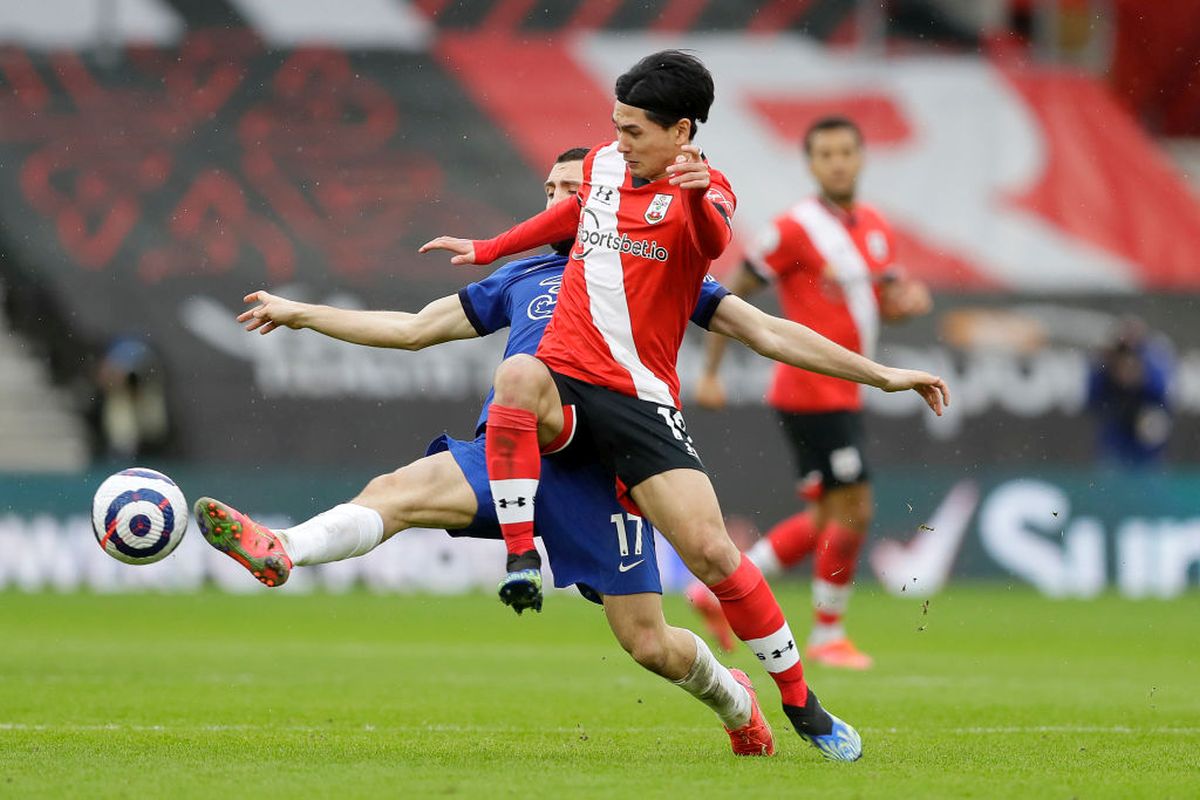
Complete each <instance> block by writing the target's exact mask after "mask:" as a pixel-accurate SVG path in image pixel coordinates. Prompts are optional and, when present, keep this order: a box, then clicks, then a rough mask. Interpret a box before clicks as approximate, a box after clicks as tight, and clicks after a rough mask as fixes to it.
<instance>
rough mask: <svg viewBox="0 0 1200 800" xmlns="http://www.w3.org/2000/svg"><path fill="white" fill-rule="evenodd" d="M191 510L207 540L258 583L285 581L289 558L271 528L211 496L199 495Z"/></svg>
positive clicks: (289, 562) (270, 583)
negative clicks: (248, 572) (193, 511)
mask: <svg viewBox="0 0 1200 800" xmlns="http://www.w3.org/2000/svg"><path fill="white" fill-rule="evenodd" d="M193 509H194V510H195V512H196V521H197V522H199V523H200V534H201V535H202V536H203V537H204V540H205V541H206V542H208V543H209V544H211V545H212V546H213V547H215V548H217V549H218V550H220V551H221V552H222V553H224V554H225V555H227V556H229V557H230V558H232V559H233V560H234V561H236V562H238V563H239V564H241V565H242V566H243V567H245V568H246V569H248V570H249V571H250V574H251V575H253V576H254V577H255V578H258V581H259V583H262V584H264V585H266V586H282V585H283V584H285V583H287V579H288V576H289V575H291V573H292V559H291V558H290V557H289V556H288V554H287V553H286V552H285V551H284V549H283V544H282V543H281V542H280V541H279V536H277V535H276V534H275V532H274V531H272V530H271V529H270V528H268V527H266V526H265V525H259V524H258V523H257V522H255V521H254V520H252V519H250V518H249V517H247V516H246V515H245V514H243V513H242V512H240V511H238V510H237V509H236V508H234V507H233V506H229V505H226V504H225V503H222V502H221V501H220V500H214V499H212V498H211V497H201V498H200V499H199V500H197V501H196V505H195V506H193Z"/></svg>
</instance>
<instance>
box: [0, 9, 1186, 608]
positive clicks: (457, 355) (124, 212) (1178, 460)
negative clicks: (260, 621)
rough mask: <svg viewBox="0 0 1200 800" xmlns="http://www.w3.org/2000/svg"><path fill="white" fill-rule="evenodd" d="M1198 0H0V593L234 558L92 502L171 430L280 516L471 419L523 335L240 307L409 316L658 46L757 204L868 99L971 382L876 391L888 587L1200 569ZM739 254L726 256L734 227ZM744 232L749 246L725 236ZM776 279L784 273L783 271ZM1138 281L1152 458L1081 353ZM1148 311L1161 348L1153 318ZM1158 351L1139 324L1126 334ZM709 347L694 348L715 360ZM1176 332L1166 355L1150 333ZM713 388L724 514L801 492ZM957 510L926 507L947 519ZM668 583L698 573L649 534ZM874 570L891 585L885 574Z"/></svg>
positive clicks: (453, 571) (416, 540)
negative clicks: (1111, 437) (244, 300)
mask: <svg viewBox="0 0 1200 800" xmlns="http://www.w3.org/2000/svg"><path fill="white" fill-rule="evenodd" d="M1195 11H1196V4H1195V2H1193V0H1161V1H1160V2H1158V3H1155V4H1154V6H1153V11H1150V10H1147V8H1146V6H1145V4H1143V3H1140V2H1136V0H1058V1H1057V2H1055V1H1053V0H1049V1H1047V2H1039V1H1038V0H980V1H979V2H972V1H971V0H891V2H886V3H880V2H855V1H854V0H612V1H611V2H602V1H599V0H597V1H596V2H591V1H587V2H584V1H583V0H561V1H558V2H553V3H539V2H533V1H532V0H410V1H409V2H405V0H355V2H352V3H349V2H348V3H340V4H326V3H320V2H316V0H303V2H282V1H280V2H276V1H275V0H220V1H219V2H209V0H204V1H203V2H201V0H194V1H193V0H42V1H41V2H38V3H5V4H2V5H0V44H2V49H0V185H2V186H3V191H2V192H0V288H2V293H3V319H2V321H0V587H5V586H12V587H18V588H21V589H27V590H38V589H42V588H46V587H53V588H57V589H67V588H71V587H75V586H87V587H92V588H97V589H114V588H115V589H119V588H125V587H138V586H158V587H174V588H188V587H194V586H198V585H200V584H202V583H205V582H207V581H216V582H217V583H219V584H221V585H225V586H228V587H229V588H231V589H237V588H243V589H250V588H253V587H247V586H246V582H245V581H243V580H242V579H241V577H242V576H240V575H238V574H237V572H236V571H235V570H233V569H232V568H230V569H226V568H227V567H229V566H230V565H224V564H222V563H221V562H220V557H219V556H217V555H216V554H215V553H214V554H209V553H207V552H204V548H202V543H200V542H199V540H198V538H197V537H192V539H194V541H190V542H185V547H184V548H183V549H182V550H181V551H179V552H178V554H177V555H175V556H173V557H172V558H170V559H168V560H167V561H166V562H165V563H163V564H159V565H154V566H151V567H145V568H142V569H138V570H131V569H129V568H125V567H123V566H121V565H119V564H116V563H115V562H110V561H109V560H107V559H105V558H104V557H103V556H102V554H101V553H100V552H99V549H98V548H96V547H95V545H94V543H93V542H92V541H91V536H90V535H89V533H88V522H87V508H88V499H89V497H90V493H91V490H92V488H93V487H94V486H95V485H96V484H97V483H98V482H99V480H100V478H101V477H102V476H103V475H104V474H106V473H107V472H109V471H111V470H112V469H114V468H118V467H123V466H126V465H129V464H132V463H141V464H148V465H152V466H156V467H159V468H161V469H164V470H166V471H167V472H169V473H170V474H172V475H174V476H175V477H176V479H177V480H178V481H179V483H180V484H181V485H182V486H183V488H184V489H185V491H186V492H187V493H188V494H189V496H192V497H194V496H196V495H197V494H199V493H210V494H217V495H218V496H228V497H229V498H230V499H231V501H234V502H239V504H241V505H242V506H243V507H244V508H246V509H247V510H248V511H250V512H252V513H256V514H258V515H261V516H262V517H263V518H265V519H268V520H274V521H285V520H289V519H290V520H296V519H301V518H304V517H306V516H308V515H310V514H311V513H313V512H315V511H317V510H320V509H322V508H324V507H327V506H328V505H330V504H332V503H334V502H337V501H339V500H341V499H343V498H345V497H346V496H348V495H349V494H351V493H352V492H353V491H354V490H355V489H356V488H357V487H358V486H359V485H361V483H362V482H363V481H365V480H366V479H367V478H369V477H370V476H372V475H373V474H376V473H378V472H380V471H385V470H388V469H391V468H394V467H395V466H398V465H400V464H402V463H406V462H407V461H409V460H410V459H412V458H413V457H415V456H417V455H419V454H420V453H421V452H423V448H424V445H425V443H426V442H427V441H428V440H429V439H430V438H431V437H432V436H433V435H435V434H436V433H438V432H440V431H442V430H443V429H449V430H450V431H452V432H457V433H458V434H460V435H465V433H466V432H467V431H468V428H469V426H470V424H471V421H472V420H473V419H474V414H475V409H476V407H477V405H478V403H479V400H480V397H481V396H482V394H483V392H484V390H485V387H486V386H487V385H488V383H489V382H490V376H491V372H492V369H493V367H494V365H495V364H496V362H497V358H498V354H499V352H500V342H482V343H481V342H473V343H465V344H458V345H451V346H448V347H445V348H442V349H439V350H436V351H432V352H428V353H422V354H417V355H412V354H400V353H390V352H383V351H368V350H364V349H356V348H354V347H352V346H349V345H342V344H340V343H334V342H330V341H325V340H322V339H321V337H319V336H316V335H315V334H312V335H310V334H309V333H307V332H306V333H304V334H293V333H283V334H276V335H274V336H271V337H267V338H265V339H261V338H259V337H257V336H251V335H249V334H245V333H243V332H241V330H240V328H239V326H238V325H237V324H236V323H235V322H234V320H233V317H234V315H235V313H236V312H237V311H238V310H239V308H240V306H241V297H242V295H243V294H244V293H246V292H248V291H250V290H253V289H255V288H266V287H272V288H276V289H279V290H280V291H281V292H284V293H285V294H287V293H290V294H291V295H292V296H295V297H298V298H302V299H310V300H322V301H327V302H331V303H337V304H347V305H348V304H356V305H361V306H365V307H372V308H400V309H410V310H411V309H416V308H418V307H419V306H420V305H422V304H423V303H424V302H426V301H428V300H430V299H432V298H435V297H438V296H441V295H443V294H446V293H449V292H451V291H454V290H455V289H457V288H458V287H459V286H460V285H462V284H464V283H465V282H468V281H469V280H471V279H473V278H474V276H476V275H478V274H479V273H478V272H476V271H472V270H465V269H453V268H450V267H449V266H448V265H447V264H446V263H445V259H442V258H439V257H424V258H422V257H418V256H417V255H416V253H415V250H416V247H417V245H418V244H420V243H421V242H423V241H424V240H426V239H427V238H429V237H431V236H432V235H436V234H439V233H454V234H461V235H476V236H482V235H486V234H490V233H491V232H494V231H497V230H500V229H502V228H504V227H506V226H507V225H509V224H510V223H512V222H513V221H516V220H518V219H521V218H524V217H525V216H527V215H529V214H530V213H532V212H534V211H536V210H537V209H538V208H539V206H540V204H541V202H542V200H541V197H540V194H539V191H538V187H539V185H540V182H541V180H542V176H543V175H544V173H545V169H546V166H547V164H548V163H549V162H550V160H551V159H552V157H553V156H554V155H555V154H556V153H557V152H559V151H561V150H563V149H565V148H567V147H571V146H577V145H584V146H590V145H591V144H593V143H595V142H598V141H600V140H602V139H603V138H604V137H605V136H606V135H607V134H608V123H607V119H606V108H607V104H608V102H609V99H608V98H609V92H610V86H611V83H612V79H613V78H614V76H615V75H616V74H618V73H619V72H620V71H621V70H622V69H623V68H624V67H626V66H627V65H628V64H630V63H632V62H633V61H634V60H635V59H636V58H637V57H638V56H639V55H641V54H643V53H645V52H647V51H649V50H651V49H653V48H657V47H659V46H662V45H680V46H686V47H691V48H695V49H696V50H697V51H698V52H699V53H700V54H701V55H702V56H703V58H704V59H705V60H706V62H707V63H708V64H709V66H710V67H711V68H712V70H713V72H714V73H715V75H716V77H717V82H718V99H717V106H716V108H715V110H714V113H713V116H712V123H711V124H710V125H707V126H705V128H704V130H703V131H702V142H703V144H704V146H705V147H706V149H707V151H708V152H709V154H710V155H711V157H712V158H713V159H714V162H715V163H717V164H718V165H719V166H720V167H721V168H722V169H723V170H724V171H725V172H726V173H727V174H728V175H729V176H730V177H731V179H732V181H733V183H734V186H735V187H736V189H737V191H738V194H739V197H740V200H741V204H740V208H739V214H738V221H737V224H738V231H739V233H740V234H741V235H742V236H747V235H749V234H750V233H752V232H753V231H754V230H755V229H756V228H757V227H758V226H759V225H761V224H762V223H763V222H765V221H766V220H768V219H769V218H770V217H771V215H773V214H774V213H776V212H777V211H778V210H779V209H781V208H783V207H785V206H786V205H787V204H789V203H790V202H791V201H793V200H794V199H796V198H797V197H799V196H800V195H802V194H804V193H806V192H808V191H810V189H811V186H810V184H809V179H808V177H807V173H806V171H805V168H804V164H803V161H802V158H801V154H800V152H799V150H798V147H797V138H798V135H799V133H800V132H801V131H802V130H803V128H804V126H805V125H806V123H807V122H809V121H810V120H812V119H814V118H815V117H817V116H819V115H821V114H824V113H828V112H833V111H837V112H842V113H847V114H849V115H850V116H852V117H854V118H855V119H857V120H858V121H859V122H860V123H861V125H862V126H863V128H864V129H865V131H866V138H867V141H868V147H869V151H868V152H869V161H868V167H867V169H866V173H865V179H864V183H863V186H862V192H861V194H862V196H863V198H864V199H866V200H868V201H869V202H873V203H875V204H877V205H878V206H879V207H881V208H882V210H883V211H884V212H885V214H886V215H888V217H889V218H890V219H891V220H892V222H893V224H894V225H895V227H896V229H897V233H898V237H899V242H900V260H901V262H902V263H903V264H904V265H905V267H906V268H907V269H908V270H909V271H911V272H912V273H913V274H915V275H916V276H918V277H920V278H922V279H924V280H926V281H927V282H928V283H929V284H930V285H931V286H932V287H933V288H934V290H935V293H936V311H935V313H934V314H933V315H932V316H931V317H929V318H927V319H925V320H923V321H921V322H919V323H915V324H910V325H907V326H904V327H901V328H899V329H889V330H888V331H886V332H885V335H884V347H883V350H882V352H881V356H882V359H883V360H885V361H888V362H891V363H896V364H898V365H911V366H921V367H925V368H929V369H933V370H937V371H940V372H941V373H942V374H943V375H944V376H946V377H947V378H948V379H949V380H950V383H951V386H952V387H953V390H954V393H955V394H954V404H953V405H952V406H951V408H950V413H949V415H948V416H947V417H946V418H944V419H935V418H934V417H932V416H931V415H930V414H928V413H927V412H926V411H924V410H923V409H922V408H920V407H918V405H919V404H918V402H917V400H916V398H915V396H914V397H903V396H896V397H889V396H883V395H881V394H879V393H869V408H870V416H869V421H870V445H871V454H870V455H871V458H872V461H873V463H874V465H875V470H876V475H877V490H878V495H879V512H878V515H877V520H878V521H877V523H876V526H875V533H874V540H873V544H872V548H871V550H870V552H869V553H868V554H867V558H868V561H869V562H870V564H871V566H872V567H873V572H874V573H875V575H876V577H879V576H883V583H884V586H885V588H887V589H889V590H890V591H893V592H900V591H901V589H904V590H905V591H908V592H914V593H916V594H927V593H933V592H936V591H937V590H938V589H939V588H940V587H941V586H943V585H944V584H945V582H946V581H947V580H948V579H950V578H952V577H971V578H1001V579H1005V580H1009V581H1012V582H1014V583H1017V584H1030V585H1032V586H1034V587H1035V588H1036V589H1037V590H1038V591H1040V592H1043V593H1045V594H1048V595H1053V596H1091V595H1094V594H1096V593H1098V592H1101V591H1104V590H1106V589H1110V588H1116V589H1119V590H1120V591H1121V592H1122V593H1125V594H1128V595H1131V596H1135V597H1142V596H1174V595H1177V594H1179V593H1181V592H1183V591H1185V590H1186V589H1187V588H1188V587H1189V586H1194V585H1195V584H1196V583H1197V574H1198V568H1197V564H1198V562H1200V511H1198V510H1197V507H1196V503H1195V498H1196V497H1197V496H1200V470H1198V466H1197V465H1198V459H1200V448H1197V447H1196V444H1197V442H1198V441H1200V439H1198V434H1200V350H1198V349H1197V346H1196V344H1195V343H1196V339H1197V337H1196V334H1197V332H1198V331H1200V323H1198V322H1197V320H1198V319H1200V317H1198V316H1197V313H1196V308H1197V307H1196V301H1197V298H1198V297H1200V294H1198V293H1200V260H1198V259H1200V256H1198V255H1197V253H1200V203H1198V201H1197V192H1198V191H1200V190H1198V189H1197V185H1198V184H1197V181H1198V180H1200V64H1198V62H1197V54H1198V53H1200V15H1197V14H1196V13H1194V12H1195ZM736 250H737V248H736V247H735V248H734V251H736ZM737 257H738V253H737V252H730V253H729V254H727V256H726V257H725V258H724V259H723V261H722V263H721V264H720V265H719V268H718V270H717V272H718V273H720V272H721V271H722V270H725V269H728V268H729V267H730V266H731V265H733V264H734V263H735V262H736V260H737ZM766 302H767V303H768V304H769V303H770V302H771V301H769V300H768V301H766ZM1126 315H1136V316H1137V317H1140V318H1141V319H1142V320H1144V321H1145V323H1146V324H1147V325H1148V328H1149V332H1148V334H1147V337H1148V338H1147V341H1148V342H1149V345H1153V349H1154V350H1155V351H1156V352H1157V353H1159V354H1160V355H1159V356H1156V357H1158V358H1160V362H1158V363H1160V364H1162V365H1165V366H1163V367H1162V369H1164V370H1165V371H1166V372H1168V373H1169V374H1170V378H1171V380H1170V391H1169V395H1168V397H1167V399H1166V400H1163V401H1161V402H1160V401H1158V400H1155V399H1153V398H1152V399H1151V400H1149V401H1147V402H1146V403H1145V404H1144V405H1143V406H1141V407H1137V408H1133V409H1132V410H1130V409H1129V408H1128V407H1127V408H1126V412H1127V413H1126V418H1127V419H1130V420H1133V428H1132V429H1131V430H1132V435H1133V436H1134V437H1135V438H1139V439H1141V440H1142V444H1144V445H1145V446H1146V447H1147V448H1148V450H1150V451H1154V450H1155V449H1156V448H1157V447H1158V445H1160V444H1161V445H1162V446H1163V447H1164V448H1165V449H1164V451H1163V453H1162V455H1161V456H1157V457H1155V456H1153V455H1151V457H1150V458H1149V459H1148V464H1143V465H1135V466H1132V467H1131V466H1129V465H1122V464H1114V463H1112V461H1111V459H1107V458H1105V456H1104V454H1103V452H1102V450H1101V448H1100V446H1099V445H1098V417H1097V414H1096V413H1095V412H1094V411H1093V410H1090V409H1089V402H1088V394H1089V392H1088V380H1089V370H1090V369H1091V365H1092V364H1093V362H1094V361H1095V359H1096V358H1098V357H1099V358H1104V357H1105V356H1104V355H1102V354H1103V353H1106V352H1109V353H1111V347H1112V336H1113V331H1114V329H1115V326H1116V325H1117V323H1118V321H1119V320H1121V319H1122V318H1124V317H1125V316H1126ZM1149 345H1148V348H1149ZM1139 352H1140V351H1139ZM699 354H700V339H699V338H698V337H697V338H694V339H689V340H688V342H687V345H686V347H685V350H684V352H683V354H682V359H681V370H682V373H683V375H684V386H685V391H686V390H687V389H688V388H689V387H690V385H691V384H692V383H693V382H694V381H693V378H694V376H695V374H696V371H697V368H698V359H699ZM1161 354H1165V355H1161ZM734 356H735V357H733V358H731V359H729V360H728V361H727V366H726V373H725V374H726V378H727V383H728V385H729V386H730V388H731V390H732V392H733V398H732V400H733V408H732V409H731V410H729V411H727V412H725V413H720V414H715V413H706V412H703V411H699V410H695V411H692V412H691V415H690V420H691V425H692V427H693V430H694V432H695V434H696V437H697V439H698V441H699V442H700V443H701V445H702V449H703V452H704V453H705V454H706V455H707V459H706V460H707V461H708V463H709V464H710V466H711V468H712V471H713V474H714V478H715V480H716V484H717V488H718V492H719V494H720V496H721V498H722V501H723V505H724V507H725V510H726V512H727V514H728V515H729V517H730V520H731V527H732V528H733V529H734V530H735V532H737V533H739V534H740V535H742V536H744V537H747V538H748V537H752V536H753V535H754V533H755V532H756V531H757V530H762V529H765V528H766V527H768V526H769V525H770V524H771V523H772V522H773V521H774V520H777V519H779V518H781V517H782V516H784V515H785V514H787V513H788V512H789V511H790V510H791V509H792V508H793V507H794V504H795V496H794V491H793V485H792V481H791V478H790V475H791V467H790V462H789V455H788V453H787V451H786V449H785V445H784V443H783V442H782V441H781V438H780V436H779V433H778V431H777V429H776V427H775V423H774V418H773V416H772V415H771V414H769V413H766V411H765V410H764V407H763V405H762V400H761V398H762V394H763V390H764V387H765V385H766V382H767V378H768V375H769V369H770V367H769V365H768V364H767V363H766V362H764V361H762V360H760V359H757V358H756V357H752V356H751V355H750V354H749V353H747V352H744V351H743V352H739V353H736V354H734ZM928 528H932V529H933V530H927V529H928ZM402 539H404V541H403V542H401V541H397V542H396V543H393V544H390V545H389V546H388V547H387V548H384V549H383V550H382V551H380V553H378V554H376V555H373V556H372V557H371V558H369V559H363V560H361V562H355V563H353V564H341V565H336V566H333V567H323V568H321V569H318V570H314V571H311V572H310V573H309V577H308V579H307V580H303V579H302V580H296V581H294V584H295V589H294V590H296V591H302V590H303V589H304V588H306V586H311V585H313V583H319V584H322V585H325V586H329V587H343V586H350V585H354V584H355V583H357V582H366V583H367V584H369V585H371V586H373V587H375V588H380V589H388V588H394V589H401V590H404V589H444V590H461V589H463V588H467V587H470V586H477V585H478V586H484V585H487V584H488V583H490V581H491V580H492V578H493V576H494V569H495V563H496V562H495V560H494V559H493V553H492V551H491V550H490V549H488V547H487V546H486V545H482V546H471V545H463V544H457V545H450V544H449V541H448V539H447V538H446V537H445V536H443V535H441V534H436V533H417V534H415V535H409V536H406V537H402ZM663 567H664V570H665V571H666V572H667V577H668V580H669V582H671V583H673V584H677V583H678V582H679V580H681V578H682V576H681V575H679V574H678V573H679V567H678V565H677V564H675V563H674V562H671V561H669V560H668V561H667V562H664V565H663ZM862 580H863V581H869V580H871V577H870V573H869V572H868V571H867V570H863V573H862Z"/></svg>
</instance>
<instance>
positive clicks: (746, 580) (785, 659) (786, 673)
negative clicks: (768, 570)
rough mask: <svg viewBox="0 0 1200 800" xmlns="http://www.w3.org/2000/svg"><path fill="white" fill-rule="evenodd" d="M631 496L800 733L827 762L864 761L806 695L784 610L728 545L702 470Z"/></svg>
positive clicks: (843, 730)
mask: <svg viewBox="0 0 1200 800" xmlns="http://www.w3.org/2000/svg"><path fill="white" fill-rule="evenodd" d="M632 496H633V499H634V501H635V502H636V503H637V504H638V506H640V507H641V509H642V510H643V511H644V512H645V514H646V516H647V517H648V518H649V519H650V521H651V523H652V524H653V525H654V526H655V527H656V528H658V529H659V530H660V531H662V533H663V535H664V536H665V537H666V538H667V540H668V541H669V542H671V544H672V546H674V547H675V550H676V551H677V552H678V553H679V555H680V557H681V558H682V559H683V561H684V563H685V564H686V565H687V567H688V569H689V570H691V572H692V574H693V575H695V576H696V577H697V578H699V579H700V580H701V581H703V582H704V583H705V585H706V586H708V587H709V588H710V589H711V590H712V592H713V594H715V595H716V596H717V599H718V600H720V602H721V608H722V610H723V611H724V612H725V618H726V619H728V620H729V624H730V626H731V627H732V628H733V631H734V633H735V634H736V635H737V637H738V638H739V639H741V640H742V641H743V642H745V643H746V644H747V646H749V647H750V649H751V650H752V651H753V652H754V654H755V656H756V657H757V658H758V659H759V661H760V662H761V663H762V664H763V666H764V667H765V668H766V670H767V672H768V673H769V674H770V675H771V678H772V679H774V681H775V683H776V685H777V686H778V687H779V692H780V695H781V696H782V697H783V709H784V712H785V713H786V714H787V716H788V719H789V720H790V721H791V723H792V725H793V727H795V729H796V732H797V733H799V734H800V735H801V736H803V737H804V738H805V739H807V740H808V741H810V742H812V743H813V744H814V745H815V746H817V747H818V748H820V749H821V751H822V753H823V754H825V755H826V756H827V757H830V758H834V759H837V760H844V761H848V760H854V759H856V758H858V757H859V755H861V752H862V748H861V742H860V740H859V738H858V734H857V733H856V732H855V731H854V729H853V728H851V727H850V726H848V725H846V724H845V723H843V722H841V720H838V719H837V718H836V717H834V716H833V715H832V714H830V713H828V712H827V711H825V709H823V708H822V707H821V704H820V702H819V701H818V700H817V696H816V694H814V693H813V691H812V689H810V688H809V687H808V684H807V683H806V681H805V679H804V667H803V665H802V664H801V663H800V653H799V648H798V647H797V646H796V641H795V637H793V636H792V632H791V628H790V627H789V626H788V623H787V620H786V619H785V618H784V615H783V610H782V609H781V608H780V607H779V603H778V602H776V600H775V596H774V594H773V593H772V592H771V587H770V586H768V585H767V582H766V579H765V578H763V575H762V572H760V571H759V569H758V567H756V566H755V565H754V562H752V561H750V559H748V558H745V557H743V556H742V553H741V552H740V551H739V550H738V549H737V547H736V546H735V545H734V544H733V541H732V540H731V539H730V538H729V535H728V533H727V532H726V530H725V524H724V521H723V519H722V517H721V509H720V506H719V505H718V503H717V497H716V493H715V492H714V491H713V488H712V483H711V482H710V481H709V479H708V475H707V474H706V473H705V472H703V471H702V470H699V469H672V470H668V471H666V472H660V473H658V474H657V475H654V476H652V477H650V478H647V479H645V480H643V481H641V482H639V483H638V484H637V485H636V486H634V487H633V490H632Z"/></svg>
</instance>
